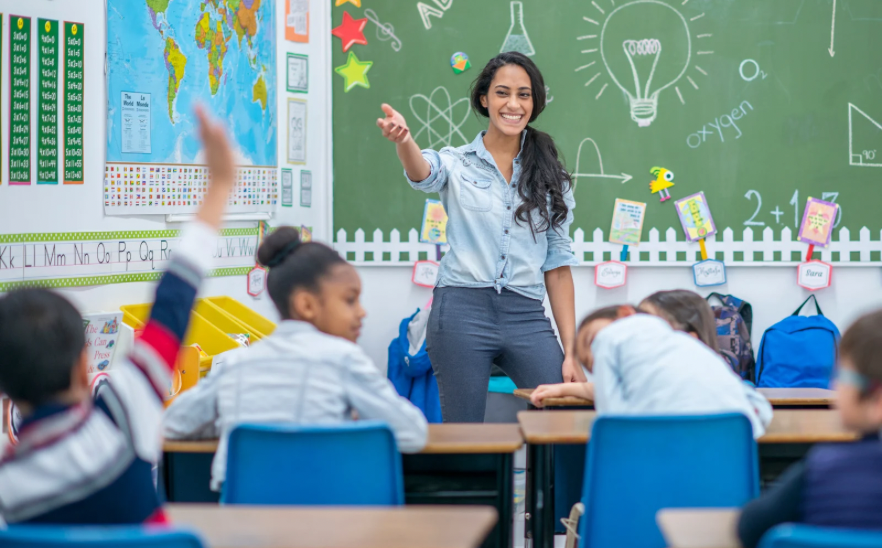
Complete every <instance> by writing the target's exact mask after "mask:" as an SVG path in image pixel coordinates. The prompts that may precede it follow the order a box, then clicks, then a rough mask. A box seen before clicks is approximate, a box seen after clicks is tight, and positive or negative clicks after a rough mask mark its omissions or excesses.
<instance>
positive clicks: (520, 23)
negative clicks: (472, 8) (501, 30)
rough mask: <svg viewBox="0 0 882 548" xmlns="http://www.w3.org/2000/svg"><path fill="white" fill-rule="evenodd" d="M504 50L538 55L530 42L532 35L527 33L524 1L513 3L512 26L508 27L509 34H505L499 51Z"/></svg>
mask: <svg viewBox="0 0 882 548" xmlns="http://www.w3.org/2000/svg"><path fill="white" fill-rule="evenodd" d="M504 51H517V52H519V53H523V54H524V55H527V56H532V55H536V50H535V49H534V48H533V43H532V42H530V37H529V36H528V35H527V28H526V27H525V26H524V4H523V3H522V2H517V1H515V2H512V3H511V26H510V27H509V28H508V34H506V35H505V40H504V41H503V42H502V49H500V50H499V53H502V52H504Z"/></svg>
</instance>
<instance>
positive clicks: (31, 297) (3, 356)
mask: <svg viewBox="0 0 882 548" xmlns="http://www.w3.org/2000/svg"><path fill="white" fill-rule="evenodd" d="M85 346H86V335H85V329H84V328H83V318H82V316H80V313H79V312H77V309H76V308H74V306H73V305H72V304H70V302H68V301H67V299H65V298H64V297H62V296H61V295H58V294H56V293H53V292H52V291H48V290H46V289H17V290H13V291H11V292H9V293H8V294H7V295H6V296H5V297H2V298H0V392H3V393H5V394H6V395H8V396H9V397H10V398H12V399H13V400H14V401H22V402H26V403H28V404H31V405H41V404H43V403H46V402H49V401H51V400H52V399H53V397H55V396H56V395H57V394H59V393H60V392H64V391H65V390H67V389H68V388H70V381H71V375H72V372H73V368H74V367H75V366H76V364H77V363H78V362H79V360H80V356H81V354H82V352H83V349H84V348H85Z"/></svg>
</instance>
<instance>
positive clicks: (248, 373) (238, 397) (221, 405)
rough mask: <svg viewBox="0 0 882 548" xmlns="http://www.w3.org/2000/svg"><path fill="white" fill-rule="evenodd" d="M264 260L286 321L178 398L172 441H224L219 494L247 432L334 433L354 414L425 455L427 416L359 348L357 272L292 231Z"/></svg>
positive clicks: (169, 429) (218, 462) (279, 237)
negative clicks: (294, 427)
mask: <svg viewBox="0 0 882 548" xmlns="http://www.w3.org/2000/svg"><path fill="white" fill-rule="evenodd" d="M257 257H258V260H259V261H260V263H261V264H263V265H265V266H267V267H268V268H269V275H268V278H267V288H268V291H269V295H270V297H271V298H272V300H273V303H274V304H275V305H276V308H277V309H278V311H279V314H280V315H281V317H282V320H283V321H282V322H281V323H280V324H279V326H278V327H277V328H276V330H275V332H274V333H273V334H272V335H271V336H269V337H267V338H265V339H263V340H262V341H259V342H257V343H256V344H253V345H252V346H251V347H249V348H242V349H239V350H234V351H232V352H230V353H229V354H227V355H225V356H224V360H223V363H222V364H220V365H216V366H214V367H213V368H212V370H211V372H210V373H209V375H208V376H207V377H205V379H203V380H201V381H200V382H199V384H197V385H196V387H194V388H192V389H190V390H188V391H186V392H184V393H183V394H181V395H180V396H178V398H177V399H176V400H175V402H174V403H173V404H172V405H171V406H170V407H169V408H168V410H167V412H166V417H165V422H164V434H165V437H167V438H171V439H187V438H205V437H217V436H218V435H219V436H220V443H219V445H218V449H217V453H216V454H215V457H214V462H213V464H212V470H211V488H212V489H214V490H216V491H219V490H220V489H221V486H222V484H223V482H224V479H225V477H226V464H227V440H228V437H229V433H230V431H231V430H232V429H233V428H234V427H235V426H236V425H237V424H240V423H246V422H247V423H279V422H284V423H296V424H334V423H342V422H346V421H349V420H352V411H356V412H357V413H358V416H359V417H360V418H362V419H375V420H382V421H385V422H386V423H388V425H389V427H390V428H391V429H392V432H393V433H394V435H395V439H396V441H397V442H398V447H399V449H400V450H401V451H403V452H416V451H419V450H420V449H422V448H423V447H424V446H425V443H426V436H427V432H428V425H427V422H426V418H425V416H424V415H423V414H422V411H420V410H419V409H418V408H417V407H415V406H414V405H413V404H411V403H410V402H409V401H407V400H406V399H404V398H402V397H400V396H399V395H398V394H397V393H396V392H395V388H394V387H393V386H392V383H391V382H389V380H388V379H386V377H385V376H383V375H382V374H381V373H380V371H379V370H378V369H377V367H376V366H375V365H374V364H373V362H372V361H371V360H370V358H368V357H367V355H366V354H365V353H364V351H363V350H362V349H361V348H360V347H359V346H358V345H356V344H355V341H356V340H357V339H358V336H359V333H360V330H361V321H362V318H364V316H365V312H364V310H363V309H362V307H361V303H360V302H359V295H360V294H361V280H360V279H359V276H358V273H357V272H356V271H355V268H353V267H352V265H350V264H349V263H347V262H346V261H345V260H343V258H342V257H340V255H339V254H337V252H336V251H334V250H333V249H331V248H330V247H328V246H326V245H324V244H321V243H317V242H301V240H300V235H299V233H298V232H297V230H296V229H294V228H291V227H287V226H285V227H280V228H278V229H277V230H276V231H274V232H273V233H272V234H270V235H269V236H267V238H266V239H265V240H264V242H263V244H262V245H261V246H260V249H259V250H258V252H257Z"/></svg>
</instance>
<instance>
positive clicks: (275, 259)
mask: <svg viewBox="0 0 882 548" xmlns="http://www.w3.org/2000/svg"><path fill="white" fill-rule="evenodd" d="M257 261H258V262H259V263H260V264H262V265H263V266H265V267H267V268H269V275H268V276H267V283H266V285H267V291H269V295H270V298H272V300H273V303H274V304H275V305H276V308H277V309H278V311H279V314H281V316H282V318H283V319H285V320H290V319H291V311H290V310H289V302H290V298H291V294H292V293H293V292H294V291H295V290H296V289H300V288H302V289H306V290H308V291H313V292H315V291H318V290H319V283H320V282H321V279H322V278H323V277H325V276H327V275H328V273H329V272H330V270H331V268H333V267H334V266H335V265H338V264H346V261H345V260H343V257H341V256H340V254H339V253H337V252H336V251H334V250H333V249H331V248H330V247H328V246H326V245H324V244H320V243H317V242H306V243H304V242H301V241H300V233H299V232H298V231H297V229H296V228H292V227H290V226H282V227H279V228H277V229H276V230H274V231H273V232H272V233H271V234H270V235H269V236H267V237H266V239H265V240H264V241H263V243H262V244H260V249H258V250H257Z"/></svg>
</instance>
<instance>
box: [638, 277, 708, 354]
mask: <svg viewBox="0 0 882 548" xmlns="http://www.w3.org/2000/svg"><path fill="white" fill-rule="evenodd" d="M637 310H639V311H640V312H645V313H647V314H652V315H653V316H658V317H659V318H662V319H663V320H665V321H666V322H668V323H669V324H671V327H673V328H674V329H676V330H677V331H683V332H685V333H688V334H690V335H692V336H693V337H695V338H696V339H698V340H700V341H701V342H703V343H704V344H706V345H707V346H709V347H710V348H711V349H712V350H713V351H714V352H718V351H719V345H718V344H717V324H716V320H715V319H714V313H713V311H712V310H711V307H710V305H709V304H707V301H706V300H705V299H703V298H702V297H701V295H699V294H697V293H695V292H692V291H687V290H685V289H674V290H672V291H658V292H656V293H653V294H652V295H650V296H649V297H646V298H645V299H643V302H641V303H640V304H639V305H638V306H637Z"/></svg>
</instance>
